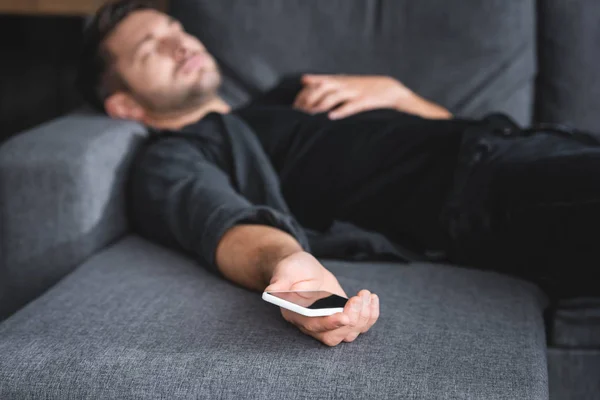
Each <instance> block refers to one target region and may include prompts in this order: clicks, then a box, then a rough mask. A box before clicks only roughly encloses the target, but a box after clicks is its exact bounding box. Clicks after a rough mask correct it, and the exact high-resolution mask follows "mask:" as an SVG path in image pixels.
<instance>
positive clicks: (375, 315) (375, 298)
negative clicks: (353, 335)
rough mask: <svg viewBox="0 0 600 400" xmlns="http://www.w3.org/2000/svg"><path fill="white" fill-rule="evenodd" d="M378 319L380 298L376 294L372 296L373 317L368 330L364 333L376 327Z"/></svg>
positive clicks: (370, 319) (370, 318)
mask: <svg viewBox="0 0 600 400" xmlns="http://www.w3.org/2000/svg"><path fill="white" fill-rule="evenodd" d="M377 319H379V296H377V295H376V294H371V316H370V317H369V322H368V324H367V327H366V329H364V330H363V331H362V333H365V332H367V331H368V330H369V329H371V327H373V325H375V322H377Z"/></svg>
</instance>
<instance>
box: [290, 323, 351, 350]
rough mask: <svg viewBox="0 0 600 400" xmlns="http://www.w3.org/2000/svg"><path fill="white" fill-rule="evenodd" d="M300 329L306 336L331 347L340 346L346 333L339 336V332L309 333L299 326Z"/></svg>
mask: <svg viewBox="0 0 600 400" xmlns="http://www.w3.org/2000/svg"><path fill="white" fill-rule="evenodd" d="M298 329H300V332H302V333H304V334H305V335H308V336H311V337H313V338H315V339H317V340H318V341H320V342H321V343H323V344H325V345H327V346H330V347H333V346H337V345H338V344H340V343H341V342H342V340H343V338H344V335H345V333H343V334H339V333H337V331H330V332H313V331H309V330H308V329H306V328H304V327H303V326H298Z"/></svg>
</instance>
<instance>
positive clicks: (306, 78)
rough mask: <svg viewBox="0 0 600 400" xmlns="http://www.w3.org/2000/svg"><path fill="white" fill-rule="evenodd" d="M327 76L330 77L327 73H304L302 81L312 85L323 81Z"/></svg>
mask: <svg viewBox="0 0 600 400" xmlns="http://www.w3.org/2000/svg"><path fill="white" fill-rule="evenodd" d="M327 78H328V76H327V75H311V74H306V75H302V83H304V84H305V85H312V84H316V83H319V82H322V81H324V80H326V79H327Z"/></svg>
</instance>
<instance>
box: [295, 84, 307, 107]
mask: <svg viewBox="0 0 600 400" xmlns="http://www.w3.org/2000/svg"><path fill="white" fill-rule="evenodd" d="M311 90H312V87H311V86H308V87H305V88H304V89H302V90H301V91H300V93H298V95H297V96H296V98H295V99H294V104H293V105H292V106H293V107H294V108H299V109H302V106H303V105H304V102H305V99H306V96H308V94H309V93H310V91H311Z"/></svg>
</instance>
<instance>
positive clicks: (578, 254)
mask: <svg viewBox="0 0 600 400" xmlns="http://www.w3.org/2000/svg"><path fill="white" fill-rule="evenodd" d="M459 158H460V160H459V168H458V171H457V173H456V176H455V185H454V189H453V193H452V195H451V196H450V199H449V203H448V205H447V209H446V210H445V212H444V217H443V218H444V220H445V221H446V223H447V224H448V229H449V232H450V236H451V243H450V245H449V247H450V257H449V258H450V260H451V261H452V262H453V263H459V264H461V265H470V266H474V267H478V268H483V269H495V270H498V271H502V272H505V273H510V274H514V275H517V276H520V277H523V278H526V279H530V280H532V281H535V282H536V283H538V284H540V285H542V286H543V287H544V288H545V289H547V290H549V291H551V292H552V294H553V295H554V294H555V295H557V296H560V297H571V296H582V295H583V296H585V295H592V296H597V295H600V285H598V284H597V283H596V281H595V280H594V279H593V276H595V272H596V270H597V268H598V266H599V265H600V252H598V251H597V237H596V236H595V235H593V234H592V232H597V228H598V224H599V223H600V186H598V177H597V175H598V171H600V142H599V141H598V140H596V139H595V138H594V137H592V136H590V135H587V134H585V133H583V132H578V131H569V130H565V129H563V128H562V127H551V126H541V127H537V128H536V127H534V128H531V129H527V130H522V129H520V128H519V127H518V126H516V125H515V124H514V123H513V122H512V121H510V120H509V119H508V118H506V117H502V116H491V117H490V118H488V119H487V121H485V124H484V125H482V127H479V128H478V127H475V128H472V129H471V130H469V132H467V133H466V134H465V138H464V144H463V147H462V150H461V154H460V156H459Z"/></svg>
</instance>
